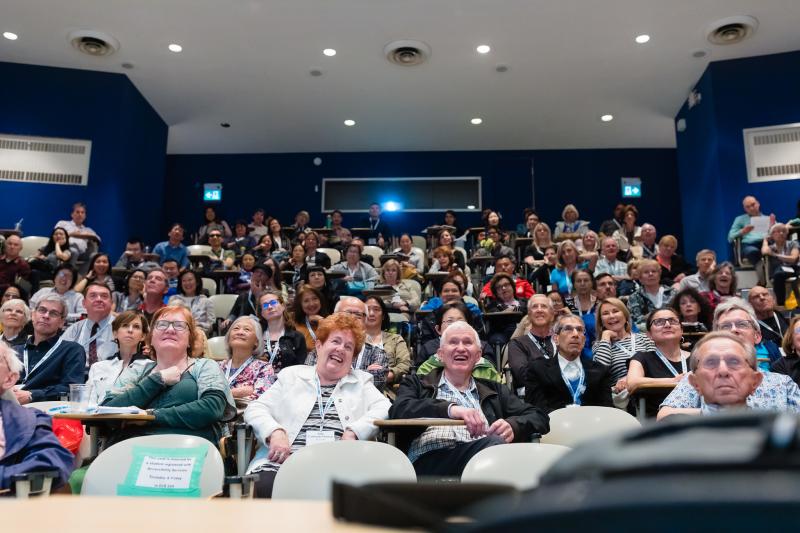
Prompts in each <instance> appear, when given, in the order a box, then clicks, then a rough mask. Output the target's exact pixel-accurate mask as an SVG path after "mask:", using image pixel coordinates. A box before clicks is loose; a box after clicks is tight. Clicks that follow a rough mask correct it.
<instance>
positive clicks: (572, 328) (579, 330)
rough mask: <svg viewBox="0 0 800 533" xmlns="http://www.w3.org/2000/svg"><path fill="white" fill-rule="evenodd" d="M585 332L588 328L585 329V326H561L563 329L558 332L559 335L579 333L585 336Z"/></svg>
mask: <svg viewBox="0 0 800 533" xmlns="http://www.w3.org/2000/svg"><path fill="white" fill-rule="evenodd" d="M585 331H586V328H585V327H583V326H570V325H566V326H561V329H560V330H559V331H558V332H559V333H564V332H566V333H573V332H577V333H580V334H583V333H584V332H585Z"/></svg>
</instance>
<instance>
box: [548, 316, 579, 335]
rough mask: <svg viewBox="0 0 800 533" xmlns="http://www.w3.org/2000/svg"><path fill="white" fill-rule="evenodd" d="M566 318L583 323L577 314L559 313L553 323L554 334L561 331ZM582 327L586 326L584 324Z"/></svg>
mask: <svg viewBox="0 0 800 533" xmlns="http://www.w3.org/2000/svg"><path fill="white" fill-rule="evenodd" d="M567 320H577V321H578V322H580V323H581V324H583V320H581V317H579V316H576V315H560V316H559V317H558V318H557V319H556V323H555V324H553V333H554V334H555V335H558V334H559V333H561V330H562V329H563V328H564V322H566V321H567ZM584 327H586V326H584Z"/></svg>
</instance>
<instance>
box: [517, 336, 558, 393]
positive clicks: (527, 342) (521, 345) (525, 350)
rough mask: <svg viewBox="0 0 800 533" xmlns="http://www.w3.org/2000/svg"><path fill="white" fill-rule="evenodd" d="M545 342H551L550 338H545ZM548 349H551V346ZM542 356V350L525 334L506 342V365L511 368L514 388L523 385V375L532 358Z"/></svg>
mask: <svg viewBox="0 0 800 533" xmlns="http://www.w3.org/2000/svg"><path fill="white" fill-rule="evenodd" d="M547 342H548V343H552V341H551V340H550V339H547ZM551 346H552V344H551ZM550 349H551V350H552V348H550ZM544 357H545V355H544V354H543V353H542V350H541V349H539V347H538V346H537V345H536V343H534V342H533V341H532V340H531V339H530V338H529V337H528V336H527V335H523V336H521V337H516V338H514V339H511V341H510V342H509V343H508V366H509V367H510V368H511V377H512V379H513V380H514V388H520V387H524V386H525V377H526V375H527V373H528V365H529V364H530V362H531V361H532V360H533V359H543V358H544Z"/></svg>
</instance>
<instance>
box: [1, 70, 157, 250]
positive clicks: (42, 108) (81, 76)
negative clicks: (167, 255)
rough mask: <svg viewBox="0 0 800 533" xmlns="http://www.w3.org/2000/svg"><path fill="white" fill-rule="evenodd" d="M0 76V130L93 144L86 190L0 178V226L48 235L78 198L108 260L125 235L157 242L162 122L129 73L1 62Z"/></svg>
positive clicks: (123, 242) (120, 248)
mask: <svg viewBox="0 0 800 533" xmlns="http://www.w3.org/2000/svg"><path fill="white" fill-rule="evenodd" d="M0 80H2V83H0V132H3V133H8V134H19V135H36V136H48V137H64V138H74V139H89V140H91V141H92V156H91V161H90V167H89V182H88V186H86V187H81V186H69V185H49V184H35V183H16V182H0V195H2V198H3V210H2V213H0V226H3V227H9V226H10V225H12V224H13V223H14V222H16V221H17V220H19V219H20V218H23V217H24V218H25V222H24V223H23V231H24V232H25V234H27V235H50V232H51V231H52V227H53V225H54V224H55V222H56V221H58V220H61V219H69V214H70V211H71V206H72V204H73V203H74V202H78V201H82V202H85V203H86V204H87V207H88V219H87V224H88V225H89V226H90V227H92V228H94V229H95V230H96V231H97V232H98V233H99V234H100V236H101V237H102V238H103V247H102V248H103V250H105V251H108V252H110V253H111V254H112V255H113V256H114V260H116V257H117V256H118V255H119V254H120V253H121V251H122V250H123V249H124V246H125V240H126V239H127V238H128V236H129V235H131V234H138V235H141V236H142V237H144V238H146V239H149V240H154V239H156V238H157V237H158V236H159V234H160V232H159V221H160V220H161V217H162V210H163V207H162V198H161V193H162V191H163V188H164V160H165V154H166V144H167V125H166V123H164V121H163V120H161V118H160V117H159V116H158V114H157V113H156V112H155V110H154V109H153V108H152V107H151V106H150V104H149V103H148V102H147V101H146V100H145V99H144V98H143V97H142V95H141V93H139V91H138V90H137V89H136V87H135V86H134V85H133V84H132V83H131V82H130V80H129V79H128V78H127V76H124V75H121V74H108V73H102V72H93V71H86V70H73V69H60V68H50V67H39V66H33V65H22V64H14V63H0Z"/></svg>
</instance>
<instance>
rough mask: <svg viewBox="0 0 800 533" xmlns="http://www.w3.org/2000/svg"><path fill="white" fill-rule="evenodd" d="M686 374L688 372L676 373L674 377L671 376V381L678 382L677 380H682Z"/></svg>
mask: <svg viewBox="0 0 800 533" xmlns="http://www.w3.org/2000/svg"><path fill="white" fill-rule="evenodd" d="M686 374H688V372H684V373H683V374H678V375H677V376H675V377H674V378H672V381H674V382H675V383H678V382H680V381H681V380H682V379H683V378H684V377H686Z"/></svg>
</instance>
